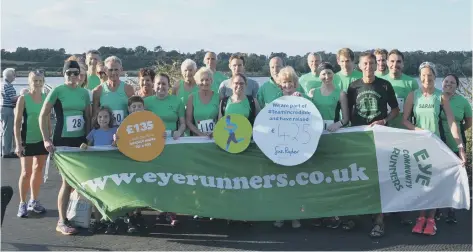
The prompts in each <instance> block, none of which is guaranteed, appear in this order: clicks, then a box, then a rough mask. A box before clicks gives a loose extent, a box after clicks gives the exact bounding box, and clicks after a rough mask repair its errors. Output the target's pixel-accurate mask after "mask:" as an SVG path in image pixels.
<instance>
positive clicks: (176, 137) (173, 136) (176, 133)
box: [172, 130, 181, 140]
mask: <svg viewBox="0 0 473 252" xmlns="http://www.w3.org/2000/svg"><path fill="white" fill-rule="evenodd" d="M179 137H181V134H179V130H176V131H174V132H173V133H172V138H173V139H174V140H177V139H179Z"/></svg>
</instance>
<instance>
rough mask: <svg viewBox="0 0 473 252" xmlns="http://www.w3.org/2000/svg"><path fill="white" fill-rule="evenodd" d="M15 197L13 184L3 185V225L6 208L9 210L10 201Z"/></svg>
mask: <svg viewBox="0 0 473 252" xmlns="http://www.w3.org/2000/svg"><path fill="white" fill-rule="evenodd" d="M12 197H13V188H12V187H11V186H2V223H1V224H2V225H3V217H5V210H7V206H8V203H10V200H11V198H12Z"/></svg>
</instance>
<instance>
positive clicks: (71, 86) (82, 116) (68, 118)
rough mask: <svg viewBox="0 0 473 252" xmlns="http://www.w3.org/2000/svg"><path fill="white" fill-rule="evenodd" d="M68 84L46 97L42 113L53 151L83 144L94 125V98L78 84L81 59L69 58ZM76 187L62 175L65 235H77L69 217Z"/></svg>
mask: <svg viewBox="0 0 473 252" xmlns="http://www.w3.org/2000/svg"><path fill="white" fill-rule="evenodd" d="M63 74H64V79H65V84H63V85H59V86H57V87H55V88H54V89H53V90H52V91H51V92H50V93H49V94H48V96H47V97H46V100H45V102H44V104H43V107H42V109H41V112H40V116H39V120H40V121H39V123H40V130H41V135H42V137H43V141H44V147H45V148H46V150H47V151H48V152H49V153H52V152H54V149H55V146H69V147H80V145H81V144H82V143H85V142H86V139H85V136H86V135H87V133H88V132H89V125H90V97H89V92H87V90H86V89H84V88H81V87H79V86H78V83H79V74H80V65H79V63H78V62H77V61H73V60H71V61H66V62H65V64H64V68H63ZM53 108H54V111H55V114H56V118H57V120H56V127H55V129H54V135H53V139H52V140H51V133H50V132H51V130H50V114H51V110H52V109H53ZM71 191H72V187H71V186H70V185H69V184H68V183H67V182H66V180H65V179H64V177H63V178H62V186H61V189H60V190H59V195H58V210H59V221H58V223H57V226H56V231H58V232H61V233H62V234H64V235H71V234H76V233H77V229H76V228H74V227H73V226H72V225H71V224H70V223H69V221H68V220H67V218H66V210H67V205H68V203H69V196H70V194H71Z"/></svg>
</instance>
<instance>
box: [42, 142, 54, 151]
mask: <svg viewBox="0 0 473 252" xmlns="http://www.w3.org/2000/svg"><path fill="white" fill-rule="evenodd" d="M44 148H45V149H46V150H47V151H48V152H49V153H53V152H54V150H55V149H56V147H54V144H53V142H51V140H46V141H44Z"/></svg>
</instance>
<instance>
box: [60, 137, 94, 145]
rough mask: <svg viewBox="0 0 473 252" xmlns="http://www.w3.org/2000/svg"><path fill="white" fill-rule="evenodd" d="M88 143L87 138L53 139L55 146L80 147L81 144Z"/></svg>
mask: <svg viewBox="0 0 473 252" xmlns="http://www.w3.org/2000/svg"><path fill="white" fill-rule="evenodd" d="M83 143H87V139H86V138H85V136H82V137H59V138H58V139H53V144H54V146H57V147H59V146H67V147H80V146H81V144H83Z"/></svg>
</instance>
